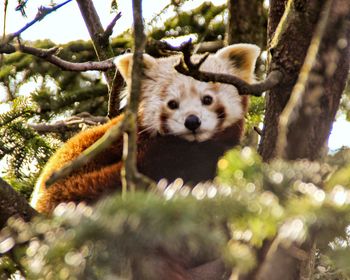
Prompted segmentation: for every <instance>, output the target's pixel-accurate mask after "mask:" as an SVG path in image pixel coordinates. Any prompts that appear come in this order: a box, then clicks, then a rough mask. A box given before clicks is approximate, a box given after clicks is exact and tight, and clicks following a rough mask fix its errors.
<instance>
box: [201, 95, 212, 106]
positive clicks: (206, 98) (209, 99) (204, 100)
mask: <svg viewBox="0 0 350 280" xmlns="http://www.w3.org/2000/svg"><path fill="white" fill-rule="evenodd" d="M202 103H203V105H210V104H211V103H213V97H211V96H210V95H205V96H204V97H203V98H202Z"/></svg>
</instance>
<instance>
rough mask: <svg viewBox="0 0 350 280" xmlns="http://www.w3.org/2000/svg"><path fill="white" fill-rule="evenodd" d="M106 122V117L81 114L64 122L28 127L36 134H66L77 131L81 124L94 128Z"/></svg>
mask: <svg viewBox="0 0 350 280" xmlns="http://www.w3.org/2000/svg"><path fill="white" fill-rule="evenodd" d="M107 121H108V118H107V117H102V116H93V115H90V114H89V113H81V114H78V115H76V116H72V117H70V118H68V119H65V120H60V121H57V122H55V123H53V124H47V123H40V124H28V126H29V127H30V128H32V129H34V130H35V131H36V132H38V133H52V132H58V133H61V132H67V130H73V131H75V130H79V129H80V126H81V125H82V124H86V125H90V126H94V125H98V124H103V123H106V122H107Z"/></svg>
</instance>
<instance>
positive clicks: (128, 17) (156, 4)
mask: <svg viewBox="0 0 350 280" xmlns="http://www.w3.org/2000/svg"><path fill="white" fill-rule="evenodd" d="M4 2H5V1H1V4H0V19H1V20H0V21H1V22H0V30H1V33H2V31H3V10H4V9H3V5H4ZM50 2H51V1H49V0H42V1H37V0H28V7H27V9H26V12H27V18H25V17H22V16H21V14H20V12H15V7H16V5H17V1H15V0H11V1H8V5H9V6H8V15H7V23H6V33H11V32H15V31H17V30H19V29H20V28H22V27H23V26H24V25H25V24H26V23H27V22H29V21H31V20H32V19H33V18H34V16H35V14H36V11H37V8H38V6H40V5H44V6H45V5H46V6H47V5H49V4H50ZM55 2H56V3H61V2H63V0H56V1H55ZM93 2H94V4H95V7H96V9H97V12H98V14H99V16H100V19H101V22H102V25H103V26H104V27H106V26H107V25H108V24H109V23H110V21H111V19H112V18H113V16H114V15H113V14H110V0H104V1H103V0H94V1H93ZM202 2H203V0H192V1H188V3H187V4H186V6H188V8H193V7H196V6H198V5H199V4H200V3H202ZM212 2H213V3H214V4H222V3H224V2H226V0H213V1H212ZM118 3H119V11H121V12H122V17H121V18H120V19H119V21H118V22H117V24H116V26H115V28H114V33H113V35H114V36H115V35H117V34H119V33H121V32H122V31H124V30H125V29H127V28H129V27H130V26H131V24H132V6H131V0H119V1H118ZM168 3H169V0H144V1H143V15H144V18H145V20H146V21H148V20H150V19H151V18H153V16H154V15H155V14H157V13H158V12H159V11H160V10H161V9H162V8H163V7H164V6H166V5H167V4H168ZM22 38H23V39H25V40H26V39H30V40H38V39H48V38H49V39H51V40H52V41H54V42H55V43H66V42H69V41H73V40H77V39H83V40H88V39H89V34H88V32H87V30H86V27H85V24H84V21H83V19H82V17H81V16H80V11H79V9H78V5H77V3H76V2H75V1H74V0H73V1H72V2H70V3H68V4H67V5H65V6H64V7H62V8H60V9H59V10H57V11H56V12H53V13H52V14H50V15H48V16H47V17H46V18H44V19H43V20H42V21H41V22H38V23H36V24H35V25H34V26H32V27H30V28H29V29H28V30H26V31H25V32H23V33H22ZM0 95H1V92H0ZM1 99H2V98H1V96H0V100H1ZM0 105H1V104H0ZM341 146H350V124H349V123H348V122H347V121H346V120H345V119H344V118H339V119H338V121H337V122H336V123H335V124H334V126H333V131H332V133H331V136H330V140H329V147H330V149H332V150H334V149H338V148H340V147H341Z"/></svg>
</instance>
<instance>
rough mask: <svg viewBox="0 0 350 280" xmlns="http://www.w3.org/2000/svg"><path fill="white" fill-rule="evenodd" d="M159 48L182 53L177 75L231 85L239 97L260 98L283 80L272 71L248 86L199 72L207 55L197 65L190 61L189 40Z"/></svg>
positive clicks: (190, 47) (223, 75) (242, 82)
mask: <svg viewBox="0 0 350 280" xmlns="http://www.w3.org/2000/svg"><path fill="white" fill-rule="evenodd" d="M159 47H160V48H163V49H164V50H170V51H176V52H179V51H180V52H182V53H183V60H181V61H180V62H179V64H177V65H176V66H175V69H176V70H177V71H178V72H179V73H181V74H183V75H186V76H190V77H192V78H194V79H196V80H199V81H202V82H217V83H224V84H230V85H233V86H235V87H236V88H237V90H238V93H239V94H240V95H254V96H261V95H262V93H263V92H265V91H267V90H269V89H271V88H273V87H275V86H276V85H277V84H279V83H280V81H281V80H282V78H283V75H282V72H281V71H279V70H273V71H271V72H270V73H269V75H268V76H267V78H266V79H265V80H264V81H261V82H258V83H255V84H249V83H247V82H246V81H244V80H242V79H241V78H238V77H236V76H233V75H229V74H219V73H211V72H205V71H200V70H199V67H200V66H201V64H202V63H203V62H204V60H205V59H206V58H207V56H208V55H205V56H204V57H203V58H202V59H201V60H200V61H199V62H198V63H193V62H192V61H191V52H192V48H193V45H192V43H191V41H190V40H189V41H187V42H185V43H184V44H182V45H181V46H180V47H174V46H170V45H169V44H167V43H166V42H161V43H160V44H159Z"/></svg>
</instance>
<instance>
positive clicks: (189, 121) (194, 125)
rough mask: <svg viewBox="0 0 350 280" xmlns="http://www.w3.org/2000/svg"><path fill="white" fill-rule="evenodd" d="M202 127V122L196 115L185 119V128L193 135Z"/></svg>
mask: <svg viewBox="0 0 350 280" xmlns="http://www.w3.org/2000/svg"><path fill="white" fill-rule="evenodd" d="M200 126H201V120H200V119H199V118H198V117H197V116H196V115H189V116H188V117H187V118H186V119H185V127H186V128H187V129H188V130H190V131H191V132H193V133H195V132H196V130H197V129H198V128H199V127H200Z"/></svg>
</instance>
